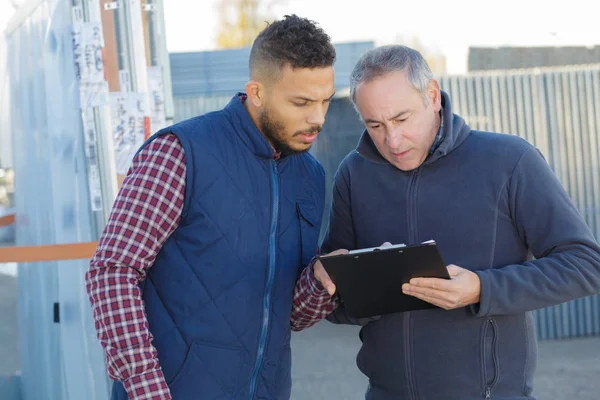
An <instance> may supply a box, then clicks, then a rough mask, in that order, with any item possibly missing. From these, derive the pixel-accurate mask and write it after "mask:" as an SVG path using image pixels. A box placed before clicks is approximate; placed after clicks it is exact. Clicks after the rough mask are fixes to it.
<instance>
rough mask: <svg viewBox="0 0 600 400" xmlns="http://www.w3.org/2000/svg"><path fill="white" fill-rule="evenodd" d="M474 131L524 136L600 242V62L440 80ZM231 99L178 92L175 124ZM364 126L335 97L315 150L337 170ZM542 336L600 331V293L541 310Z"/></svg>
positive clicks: (537, 315) (538, 313) (329, 170)
mask: <svg viewBox="0 0 600 400" xmlns="http://www.w3.org/2000/svg"><path fill="white" fill-rule="evenodd" d="M439 81H440V85H441V87H442V89H443V90H445V91H447V92H448V93H449V94H450V96H451V98H452V101H453V107H454V110H455V112H456V113H458V114H460V115H462V116H463V117H464V118H465V119H466V120H467V122H468V123H469V124H470V125H471V127H473V128H474V129H481V130H489V131H495V132H503V133H509V134H515V135H519V136H522V137H523V138H525V139H526V140H528V141H529V142H531V143H532V144H534V145H535V146H537V147H538V148H540V150H541V151H542V153H543V154H544V156H545V157H546V159H547V160H548V162H549V164H550V166H551V167H552V168H553V169H554V171H555V172H556V174H557V175H558V177H559V178H560V180H561V182H562V183H563V185H564V186H565V188H566V189H567V191H568V192H569V194H570V195H571V197H572V198H573V200H574V202H575V204H576V205H577V207H578V208H579V210H580V211H581V213H582V215H583V217H584V218H585V220H586V222H587V223H588V225H589V226H590V228H591V229H592V231H593V232H594V234H595V235H596V238H598V239H599V240H600V148H599V145H600V137H599V136H600V133H599V132H600V65H590V66H578V67H564V68H559V69H538V70H523V71H503V72H496V73H480V74H472V75H469V76H444V77H440V78H439ZM227 101H229V97H222V98H212V97H207V98H200V97H176V98H175V116H176V119H175V120H176V121H180V120H182V119H185V118H189V117H191V116H194V115H199V114H202V113H205V112H208V111H213V110H216V109H219V108H220V107H222V106H223V105H225V104H226V103H227ZM362 130H363V125H362V124H361V123H360V121H359V119H358V117H357V115H356V113H355V111H354V109H353V107H352V105H351V104H350V102H349V100H348V99H347V98H339V99H335V100H334V101H333V102H332V104H331V107H330V109H329V112H328V114H327V121H326V123H325V126H324V129H323V132H322V135H321V136H320V138H319V140H317V142H316V144H315V145H314V146H313V149H312V150H311V151H312V152H313V154H315V156H316V157H317V158H318V159H319V160H320V161H321V163H322V164H323V166H324V167H325V170H326V179H327V202H328V203H329V201H330V198H331V183H332V180H333V175H334V173H335V170H336V169H337V166H338V165H339V163H340V162H341V160H342V159H343V158H344V157H345V156H346V154H348V152H350V151H351V150H353V149H354V148H355V146H356V144H357V142H358V138H359V137H360V134H361V132H362ZM534 315H535V319H536V322H537V330H538V337H539V338H540V339H553V338H566V337H574V336H587V335H600V296H594V297H588V298H584V299H579V300H575V301H572V302H569V303H565V304H562V305H558V306H555V307H550V308H547V309H543V310H538V311H535V312H534Z"/></svg>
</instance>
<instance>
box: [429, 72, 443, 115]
mask: <svg viewBox="0 0 600 400" xmlns="http://www.w3.org/2000/svg"><path fill="white" fill-rule="evenodd" d="M427 97H428V98H429V102H430V103H431V105H432V106H433V110H434V111H435V112H436V113H437V112H440V110H441V109H442V91H441V89H440V84H439V83H438V81H436V80H435V79H432V80H431V81H430V82H429V87H428V88H427Z"/></svg>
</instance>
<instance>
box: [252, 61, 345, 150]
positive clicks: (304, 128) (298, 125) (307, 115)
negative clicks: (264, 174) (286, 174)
mask: <svg viewBox="0 0 600 400" xmlns="http://www.w3.org/2000/svg"><path fill="white" fill-rule="evenodd" d="M334 92H335V86H334V73H333V67H326V68H314V69H308V68H297V69H295V70H293V69H292V68H291V67H290V66H286V67H285V68H284V69H283V70H282V72H281V77H280V79H278V80H276V81H274V82H272V83H269V85H268V86H267V88H266V94H265V98H264V103H263V105H262V107H261V110H260V116H259V124H260V126H259V128H260V130H261V132H262V133H263V134H264V135H265V136H266V138H267V139H268V140H269V142H270V143H271V145H272V146H273V147H274V148H275V150H276V151H279V152H281V153H282V154H293V153H300V152H305V151H308V150H309V149H310V146H311V145H312V143H313V142H314V141H315V140H316V138H317V135H318V133H319V132H320V131H321V129H322V128H323V124H324V123H325V113H326V112H327V109H328V107H329V103H330V101H331V98H332V97H333V94H334Z"/></svg>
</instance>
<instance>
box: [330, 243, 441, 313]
mask: <svg viewBox="0 0 600 400" xmlns="http://www.w3.org/2000/svg"><path fill="white" fill-rule="evenodd" d="M319 260H320V261H321V263H322V264H323V267H324V268H325V271H327V273H328V274H329V276H330V277H331V280H332V281H333V283H335V285H336V287H337V292H338V294H339V296H340V298H341V300H342V301H343V302H344V304H345V307H346V311H347V312H348V315H350V316H352V317H355V318H365V317H373V316H378V315H384V314H391V313H397V312H404V311H414V310H423V309H430V308H437V307H436V306H434V305H433V304H430V303H427V302H425V301H422V300H420V299H417V298H416V297H413V296H408V295H405V294H404V293H402V285H403V284H404V283H407V282H408V281H410V280H411V279H412V278H417V277H421V278H443V279H450V275H449V274H448V270H447V269H446V265H445V264H444V260H443V259H442V256H441V255H440V253H439V251H438V248H437V246H436V244H435V242H430V243H424V244H419V245H413V246H404V247H393V248H385V247H382V248H373V249H372V250H371V249H369V251H363V252H359V253H354V254H352V253H351V254H342V255H336V256H329V257H328V256H320V257H319Z"/></svg>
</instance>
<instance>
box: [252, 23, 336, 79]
mask: <svg viewBox="0 0 600 400" xmlns="http://www.w3.org/2000/svg"><path fill="white" fill-rule="evenodd" d="M334 62H335V48H334V47H333V45H332V44H331V38H330V37H329V35H328V34H327V33H325V31H324V30H323V29H322V28H320V27H318V26H317V24H316V22H314V21H310V20H308V19H306V18H301V17H298V16H297V15H294V14H292V15H286V16H285V17H283V19H280V20H277V21H275V22H273V23H271V24H269V25H267V27H266V28H265V29H264V30H263V31H262V32H261V33H259V34H258V36H257V37H256V39H255V40H254V43H253V45H252V50H250V77H251V78H252V79H258V78H267V77H279V76H280V73H281V70H282V69H283V68H284V67H285V66H286V65H289V66H291V67H292V69H296V68H324V67H330V66H332V65H333V63H334Z"/></svg>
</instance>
